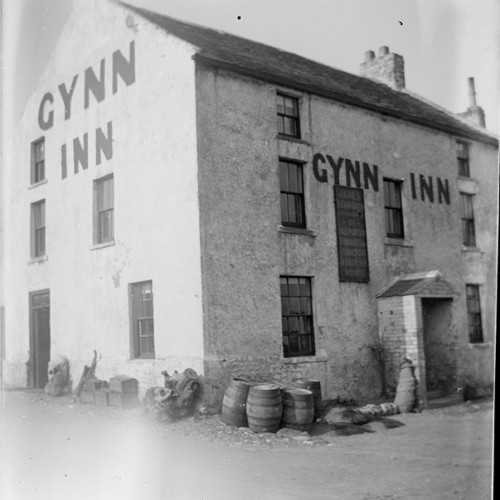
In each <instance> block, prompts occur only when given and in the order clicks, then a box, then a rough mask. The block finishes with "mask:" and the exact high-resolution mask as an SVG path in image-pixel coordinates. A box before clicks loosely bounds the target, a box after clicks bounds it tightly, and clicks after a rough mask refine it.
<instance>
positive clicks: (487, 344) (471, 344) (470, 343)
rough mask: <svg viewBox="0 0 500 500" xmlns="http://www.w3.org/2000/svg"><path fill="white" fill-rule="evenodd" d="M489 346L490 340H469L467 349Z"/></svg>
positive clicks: (486, 347) (487, 347)
mask: <svg viewBox="0 0 500 500" xmlns="http://www.w3.org/2000/svg"><path fill="white" fill-rule="evenodd" d="M490 347H491V344H490V342H474V343H472V342H469V349H480V350H481V349H489V348H490Z"/></svg>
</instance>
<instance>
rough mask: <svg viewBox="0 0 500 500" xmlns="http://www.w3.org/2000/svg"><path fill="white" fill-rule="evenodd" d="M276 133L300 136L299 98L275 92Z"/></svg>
mask: <svg viewBox="0 0 500 500" xmlns="http://www.w3.org/2000/svg"><path fill="white" fill-rule="evenodd" d="M276 105H277V109H278V133H279V134H282V135H288V136H290V137H296V138H300V120H299V100H298V99H297V98H296V97H291V96H288V95H285V94H279V93H278V94H277V96H276Z"/></svg>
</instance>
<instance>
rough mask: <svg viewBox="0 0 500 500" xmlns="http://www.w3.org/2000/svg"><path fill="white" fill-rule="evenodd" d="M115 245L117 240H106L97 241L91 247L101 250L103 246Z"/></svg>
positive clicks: (91, 248)
mask: <svg viewBox="0 0 500 500" xmlns="http://www.w3.org/2000/svg"><path fill="white" fill-rule="evenodd" d="M114 245H115V240H112V241H106V242H105V243H97V244H95V245H92V246H91V247H90V250H100V249H101V248H106V247H112V246H114Z"/></svg>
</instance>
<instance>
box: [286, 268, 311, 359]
mask: <svg viewBox="0 0 500 500" xmlns="http://www.w3.org/2000/svg"><path fill="white" fill-rule="evenodd" d="M280 286H281V320H282V325H283V355H284V356H285V358H287V357H292V356H314V354H315V347H314V331H313V313H312V294H311V278H305V277H295V276H293V277H292V276H281V277H280Z"/></svg>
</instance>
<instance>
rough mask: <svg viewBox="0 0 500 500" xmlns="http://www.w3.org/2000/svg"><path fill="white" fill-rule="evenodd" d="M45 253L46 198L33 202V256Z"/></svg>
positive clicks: (41, 255) (40, 255)
mask: <svg viewBox="0 0 500 500" xmlns="http://www.w3.org/2000/svg"><path fill="white" fill-rule="evenodd" d="M44 255H45V200H41V201H37V202H36V203H32V204H31V257H32V258H37V257H43V256H44Z"/></svg>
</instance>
